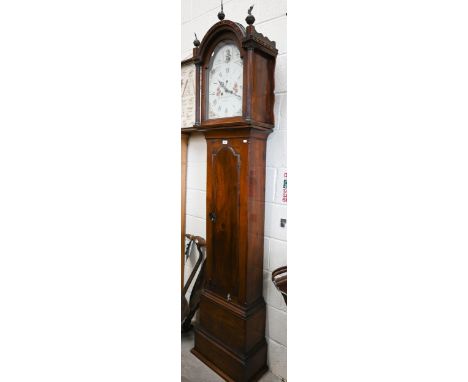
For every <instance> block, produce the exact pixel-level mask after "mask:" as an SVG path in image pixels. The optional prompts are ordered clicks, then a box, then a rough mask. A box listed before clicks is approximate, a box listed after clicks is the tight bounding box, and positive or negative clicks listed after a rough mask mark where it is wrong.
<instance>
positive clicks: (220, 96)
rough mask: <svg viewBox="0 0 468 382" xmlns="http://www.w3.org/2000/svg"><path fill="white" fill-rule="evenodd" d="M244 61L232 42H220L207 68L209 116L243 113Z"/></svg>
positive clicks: (233, 115)
mask: <svg viewBox="0 0 468 382" xmlns="http://www.w3.org/2000/svg"><path fill="white" fill-rule="evenodd" d="M243 77H244V71H243V63H242V58H241V56H240V52H239V49H238V48H237V46H236V45H235V44H234V43H232V42H229V43H220V44H219V45H218V46H217V47H216V49H215V50H214V52H213V55H212V57H211V60H210V64H209V65H208V69H207V83H208V89H207V90H208V94H207V97H206V100H207V112H208V118H209V119H212V118H226V117H235V116H239V115H242V91H243V88H242V80H243Z"/></svg>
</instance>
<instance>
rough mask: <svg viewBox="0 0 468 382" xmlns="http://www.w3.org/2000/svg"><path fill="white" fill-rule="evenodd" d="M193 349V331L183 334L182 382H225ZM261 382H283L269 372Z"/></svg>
mask: <svg viewBox="0 0 468 382" xmlns="http://www.w3.org/2000/svg"><path fill="white" fill-rule="evenodd" d="M192 348H193V330H191V331H190V332H189V333H182V382H223V381H224V380H223V379H222V378H221V377H220V376H219V375H218V374H216V373H215V372H214V371H212V370H211V369H210V368H209V367H208V366H206V365H205V364H204V363H203V362H202V361H200V360H199V359H198V358H197V357H195V356H194V355H193V354H192V353H190V350H191V349H192ZM259 382H281V378H278V377H277V376H275V375H273V374H272V373H271V372H270V371H268V372H267V373H266V374H265V375H264V376H263V377H262V378H261V379H260V381H259Z"/></svg>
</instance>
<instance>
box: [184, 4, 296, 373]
mask: <svg viewBox="0 0 468 382" xmlns="http://www.w3.org/2000/svg"><path fill="white" fill-rule="evenodd" d="M252 4H254V9H253V12H252V14H253V15H254V16H255V19H256V21H255V24H254V25H255V27H256V29H257V31H259V32H260V33H263V34H264V35H266V36H267V37H268V38H270V39H271V40H273V41H276V47H277V49H278V51H279V53H278V57H277V61H276V72H275V129H274V131H273V133H271V134H270V136H269V138H268V142H267V158H266V185H265V202H266V205H265V252H264V266H263V268H264V270H263V274H264V292H263V293H264V297H265V301H266V303H267V322H266V337H267V342H268V364H269V367H270V370H271V371H272V372H273V373H274V374H276V375H277V376H279V377H282V378H285V379H286V367H287V366H286V344H287V341H286V316H287V315H286V312H287V309H286V305H285V303H284V301H283V298H282V297H281V295H280V293H279V292H278V291H277V290H276V289H275V287H274V286H273V284H272V282H271V272H272V270H274V269H276V268H278V267H280V266H282V265H287V256H286V253H287V246H286V241H287V224H286V227H284V228H282V227H281V226H280V219H282V218H283V219H286V218H287V216H286V212H287V206H286V202H285V201H284V192H283V186H284V180H285V176H284V174H285V173H286V168H287V156H286V133H287V88H286V62H287V61H286V58H287V44H286V18H287V17H286V1H285V0H257V1H252V0H247V1H246V0H225V1H224V13H225V14H226V19H228V20H233V21H236V22H239V23H241V24H243V25H246V23H245V17H246V16H247V9H248V8H249V6H250V5H252ZM219 6H220V1H219V0H182V43H181V60H182V59H185V58H189V57H191V55H192V48H193V45H192V42H193V40H194V35H193V33H194V32H195V33H197V36H198V38H199V40H202V38H203V36H204V35H205V33H206V32H207V30H208V29H209V28H210V27H211V26H212V25H213V24H214V23H216V22H217V21H218V18H217V13H218V11H219ZM186 208H187V210H186V214H187V219H186V232H187V233H191V234H194V235H200V236H203V237H206V221H205V216H206V215H205V211H206V143H205V139H204V138H203V135H202V134H192V136H191V138H190V140H189V145H188V155H187V206H186ZM194 260H195V259H194ZM193 263H194V261H193V262H190V261H189V262H188V263H187V265H186V272H185V274H186V275H187V274H188V273H189V271H190V267H191V266H192V265H193ZM186 277H187V276H186Z"/></svg>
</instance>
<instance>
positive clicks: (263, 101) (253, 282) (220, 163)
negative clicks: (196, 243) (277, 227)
mask: <svg viewBox="0 0 468 382" xmlns="http://www.w3.org/2000/svg"><path fill="white" fill-rule="evenodd" d="M227 41H228V42H229V43H234V44H236V46H237V47H238V49H239V51H240V55H241V57H242V60H243V81H242V83H243V89H242V91H243V93H242V114H241V115H240V116H234V117H226V118H216V119H210V118H208V117H209V116H208V115H207V114H208V113H207V108H206V103H207V99H208V97H207V89H208V86H207V85H208V84H207V79H208V73H207V70H208V68H209V62H210V58H211V56H212V54H213V52H214V51H215V49H216V47H217V46H218V44H221V43H226V42H227ZM198 45H199V46H196V47H195V48H194V50H193V58H192V60H193V63H194V64H195V84H196V94H195V106H196V107H195V124H194V126H193V128H191V129H190V130H191V131H193V130H196V131H200V132H203V133H204V135H205V138H206V142H207V197H206V198H207V199H206V208H207V212H206V213H207V216H206V222H207V223H206V224H207V225H206V240H207V258H206V280H207V284H206V287H205V289H204V291H203V292H202V294H201V297H200V313H199V325H198V326H197V327H196V328H195V346H194V349H192V353H193V354H195V355H196V356H197V357H198V358H199V359H200V360H202V361H203V362H205V363H206V364H207V365H208V366H210V367H211V368H212V369H213V370H214V371H216V372H217V373H218V374H219V375H221V376H222V377H223V378H224V379H226V380H228V381H236V382H243V381H254V380H257V379H258V378H259V377H260V376H261V375H262V374H263V373H264V372H265V371H266V370H267V364H266V356H267V344H266V340H265V316H266V312H265V301H264V299H263V290H262V287H263V243H264V216H265V204H264V202H265V158H266V140H267V137H268V134H269V133H270V132H271V130H272V129H273V127H274V114H273V105H274V69H275V62H276V55H277V53H278V51H277V49H276V47H275V43H274V42H272V41H270V40H269V39H268V38H266V37H264V36H263V35H262V34H260V33H258V32H257V31H256V30H255V27H254V26H253V25H249V26H247V27H246V28H244V26H242V25H241V24H238V23H235V22H233V21H230V20H222V21H219V22H218V23H216V24H214V25H213V26H212V27H211V28H210V29H209V31H208V32H207V33H206V35H205V36H204V38H203V40H202V42H201V44H200V43H199V44H198ZM182 130H184V129H182Z"/></svg>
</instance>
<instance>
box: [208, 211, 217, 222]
mask: <svg viewBox="0 0 468 382" xmlns="http://www.w3.org/2000/svg"><path fill="white" fill-rule="evenodd" d="M209 216H210V220H211V221H212V222H213V223H215V222H216V214H215V213H214V212H210V215H209Z"/></svg>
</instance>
